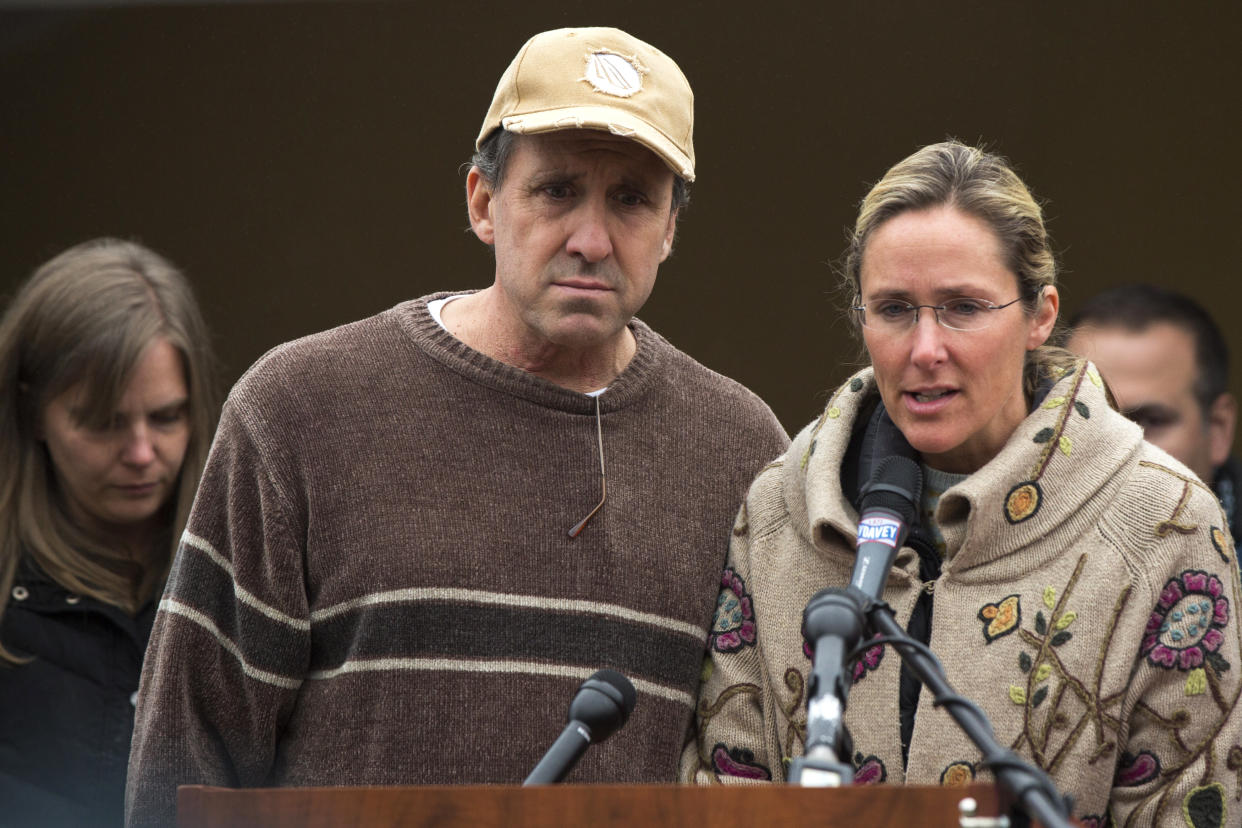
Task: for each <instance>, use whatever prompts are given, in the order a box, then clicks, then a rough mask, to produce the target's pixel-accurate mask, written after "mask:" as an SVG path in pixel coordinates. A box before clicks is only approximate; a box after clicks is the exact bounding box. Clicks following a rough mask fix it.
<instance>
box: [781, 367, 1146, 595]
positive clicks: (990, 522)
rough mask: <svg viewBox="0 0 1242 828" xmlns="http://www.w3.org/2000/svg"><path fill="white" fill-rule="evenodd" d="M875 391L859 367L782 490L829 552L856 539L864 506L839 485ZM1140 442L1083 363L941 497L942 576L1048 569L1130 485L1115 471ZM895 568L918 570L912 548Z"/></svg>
mask: <svg viewBox="0 0 1242 828" xmlns="http://www.w3.org/2000/svg"><path fill="white" fill-rule="evenodd" d="M878 396H879V392H878V391H877V389H876V384H875V378H874V374H873V371H872V369H870V368H866V369H864V370H862V371H860V372H858V373H857V374H855V375H854V376H853V377H851V378H850V379H848V380H846V382H845V383H844V384H842V385H841V386H840V387H839V388H838V389H837V390H836V391H835V392H834V393H833V394H832V397H831V398H830V399H829V401H828V405H827V407H826V408H825V409H824V412H823V414H822V415H821V416H820V418H819V420H818V421H816V422H815V423H812V424H811V425H809V426H807V427H806V428H805V429H803V431H802V432H801V433H800V434H799V435H798V436H797V437H796V438H795V439H794V442H793V444H792V445H791V446H790V449H789V453H788V454H787V457H788V458H790V460H789V462H788V463H787V465H786V470H785V472H784V475H785V480H784V493H785V500H786V504H787V506H788V508H789V511H790V513H791V517H792V519H793V521H794V525H795V526H797V527H798V530H799V532H800V533H802V534H803V536H804V537H805V539H806V540H807V541H808V542H809V543H811V544H812V545H814V546H815V547H816V548H818V549H820V550H821V551H823V552H825V553H829V552H830V551H831V550H839V549H840V548H841V544H842V543H845V544H846V547H845V548H846V549H849V550H852V548H853V546H854V542H855V536H856V533H857V523H858V513H857V511H856V510H855V508H854V506H853V505H852V504H851V503H850V502H849V500H848V498H847V496H846V493H845V490H844V489H843V486H842V481H841V477H842V475H841V468H842V460H843V459H844V457H845V454H846V452H847V449H848V447H849V443H850V439H851V437H852V436H853V435H854V434H855V431H856V430H857V429H859V428H863V427H865V423H866V420H867V418H868V417H869V416H870V413H871V412H872V411H873V410H874V409H875V405H876V400H877V399H878ZM1141 445H1142V431H1141V429H1140V428H1139V427H1138V426H1137V425H1135V424H1134V423H1132V422H1130V421H1129V420H1127V419H1126V418H1124V417H1123V416H1121V415H1120V414H1119V413H1117V412H1116V411H1115V410H1113V409H1112V408H1111V407H1110V406H1109V405H1108V402H1107V399H1106V397H1105V392H1104V387H1103V381H1102V380H1101V379H1100V375H1099V373H1098V372H1097V371H1096V369H1095V367H1094V366H1093V365H1091V364H1090V363H1087V362H1086V361H1085V360H1080V361H1079V362H1078V363H1077V364H1076V365H1075V366H1074V367H1073V368H1071V369H1069V370H1067V371H1065V373H1064V374H1062V375H1061V376H1060V377H1059V378H1058V379H1057V380H1056V381H1055V383H1054V384H1053V386H1052V388H1051V389H1050V390H1049V392H1048V394H1047V395H1046V396H1045V397H1044V398H1043V399H1042V401H1040V402H1039V403H1038V404H1037V405H1036V407H1035V409H1034V410H1033V411H1032V412H1031V413H1030V414H1028V415H1027V417H1026V419H1025V420H1023V421H1022V423H1021V424H1019V426H1018V428H1017V429H1015V430H1014V433H1013V434H1012V435H1011V436H1010V438H1009V440H1008V441H1007V442H1006V444H1005V446H1004V447H1003V448H1002V449H1001V451H1000V453H999V454H997V456H996V457H994V458H992V460H991V461H989V462H988V463H987V464H986V465H984V466H983V467H982V468H981V469H979V470H978V471H976V472H974V473H973V474H971V475H970V476H969V477H967V478H966V479H965V480H964V481H962V482H961V483H959V484H957V485H956V486H953V487H952V488H950V489H949V490H948V491H947V492H945V493H944V495H943V496H942V497H941V499H940V505H939V507H938V508H937V511H936V520H937V523H938V524H939V526H940V530H941V532H942V534H943V535H944V539H945V543H946V555H945V571H946V572H953V573H954V574H955V575H956V576H958V577H960V578H962V579H963V580H973V579H975V578H978V579H982V580H988V581H991V580H996V579H1009V578H1014V577H1018V576H1020V575H1021V574H1023V573H1025V572H1027V571H1029V570H1031V569H1034V568H1035V567H1037V566H1039V565H1041V564H1042V563H1043V562H1044V559H1045V558H1046V557H1047V556H1051V555H1055V554H1057V553H1058V552H1059V551H1060V550H1061V549H1063V548H1064V546H1065V545H1066V544H1068V543H1070V542H1072V539H1073V538H1075V537H1078V536H1080V535H1081V534H1083V533H1084V532H1086V531H1088V530H1089V529H1090V528H1091V527H1092V526H1093V525H1094V524H1095V523H1096V522H1097V520H1098V518H1099V516H1100V515H1101V514H1102V512H1103V511H1104V509H1105V507H1106V506H1107V505H1108V503H1109V502H1110V501H1111V500H1112V499H1113V497H1115V495H1116V492H1117V490H1118V489H1119V487H1120V486H1121V484H1122V479H1121V478H1122V477H1123V476H1122V475H1118V474H1117V472H1118V471H1119V470H1120V469H1122V468H1123V467H1124V466H1126V465H1128V464H1132V463H1133V462H1135V461H1136V455H1137V452H1138V451H1139V448H1140V446H1141ZM847 486H848V482H847ZM1046 540H1047V541H1051V542H1047V543H1045V542H1043V541H1046ZM1019 552H1021V553H1022V554H1016V553H1019ZM834 554H839V553H834ZM849 554H850V555H851V556H852V554H853V553H852V551H851V552H849ZM895 567H896V568H897V569H900V570H904V571H906V573H907V575H908V577H911V578H913V577H915V573H917V560H916V559H915V556H914V555H913V553H912V552H911V550H909V549H905V550H903V551H902V553H900V554H899V555H898V557H897V560H896V562H895Z"/></svg>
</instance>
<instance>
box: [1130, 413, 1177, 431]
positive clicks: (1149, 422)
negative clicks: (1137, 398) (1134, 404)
mask: <svg viewBox="0 0 1242 828" xmlns="http://www.w3.org/2000/svg"><path fill="white" fill-rule="evenodd" d="M1130 419H1131V420H1133V421H1134V422H1136V423H1137V424H1138V425H1139V427H1140V428H1142V429H1143V431H1145V432H1148V433H1151V432H1155V431H1160V430H1161V429H1163V428H1168V427H1169V426H1170V425H1171V424H1172V422H1173V421H1172V419H1171V418H1169V417H1164V416H1162V415H1159V414H1143V413H1141V412H1140V413H1138V414H1132V415H1131V416H1130Z"/></svg>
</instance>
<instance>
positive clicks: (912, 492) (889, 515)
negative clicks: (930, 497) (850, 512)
mask: <svg viewBox="0 0 1242 828" xmlns="http://www.w3.org/2000/svg"><path fill="white" fill-rule="evenodd" d="M922 494H923V472H922V471H921V470H920V469H919V466H918V464H917V463H915V462H914V461H913V460H911V459H910V458H909V457H902V456H901V455H893V456H891V457H886V458H884V459H883V460H881V461H880V464H879V466H877V467H876V470H875V474H873V475H872V476H871V482H870V483H868V484H867V485H866V486H865V487H863V490H862V501H861V504H860V507H861V511H862V517H860V518H859V520H858V547H857V548H858V556H857V557H856V558H855V559H854V572H853V574H852V575H851V577H850V586H853V587H856V588H857V589H858V590H860V591H861V592H862V593H863V594H864V595H866V596H867V597H869V598H872V599H874V600H879V598H880V596H881V595H883V594H884V584H885V582H886V581H887V580H888V571H889V569H891V568H892V566H893V559H894V558H896V557H897V550H898V549H900V548H901V545H902V544H903V543H905V540H906V535H908V534H909V533H910V524H911V523H913V522H914V515H915V510H916V509H917V508H918V503H919V498H920V497H921V496H922Z"/></svg>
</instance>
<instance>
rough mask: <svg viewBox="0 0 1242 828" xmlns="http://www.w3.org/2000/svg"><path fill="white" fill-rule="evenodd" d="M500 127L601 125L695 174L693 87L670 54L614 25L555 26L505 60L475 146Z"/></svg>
mask: <svg viewBox="0 0 1242 828" xmlns="http://www.w3.org/2000/svg"><path fill="white" fill-rule="evenodd" d="M497 128H504V129H507V130H508V131H510V132H516V133H522V134H527V135H533V134H538V133H540V132H555V131H557V130H562V129H600V130H607V131H608V132H611V133H612V134H613V135H621V136H623V137H626V138H632V139H634V140H635V141H637V142H639V143H640V144H642V145H644V146H646V147H647V148H648V149H650V150H651V151H652V152H654V153H655V154H656V155H658V156H660V158H662V159H663V160H664V163H666V164H668V166H669V167H670V168H671V169H672V170H673V172H674V173H676V174H677V175H680V176H681V177H682V178H684V179H686V180H687V181H693V180H694V92H692V91H691V89H690V82H689V81H687V80H686V76H685V75H683V74H682V73H681V69H679V68H678V67H677V64H676V63H674V62H673V59H672V58H670V57H669V56H668V55H666V54H664V53H663V52H661V51H660V50H659V49H657V48H655V47H654V46H652V45H650V44H648V43H644V42H643V41H641V40H639V39H638V38H636V37H633V36H631V35H628V34H626V33H625V32H623V31H621V30H620V29H610V28H587V29H555V30H553V31H550V32H542V33H541V34H537V35H535V36H534V37H532V38H531V39H530V40H528V41H526V45H524V46H523V47H522V49H521V51H519V52H518V53H517V57H515V58H514V59H513V62H512V63H510V64H509V68H508V69H506V70H505V73H504V75H502V76H501V78H500V83H499V84H497V86H496V94H495V96H494V97H493V98H492V105H491V108H490V109H488V111H487V118H486V119H484V121H483V129H482V130H480V131H479V138H478V140H477V141H475V148H476V149H478V147H479V145H480V144H482V143H483V139H485V138H486V137H487V136H488V135H490V134H491V132H492V131H493V130H495V129H497Z"/></svg>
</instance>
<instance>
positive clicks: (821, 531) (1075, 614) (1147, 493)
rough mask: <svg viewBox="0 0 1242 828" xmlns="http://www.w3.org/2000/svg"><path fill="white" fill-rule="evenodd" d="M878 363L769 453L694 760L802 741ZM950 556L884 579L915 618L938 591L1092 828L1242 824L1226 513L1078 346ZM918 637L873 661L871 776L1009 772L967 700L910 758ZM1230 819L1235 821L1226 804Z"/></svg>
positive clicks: (949, 514)
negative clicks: (905, 708) (819, 601)
mask: <svg viewBox="0 0 1242 828" xmlns="http://www.w3.org/2000/svg"><path fill="white" fill-rule="evenodd" d="M876 393H878V392H877V391H876V389H875V382H874V379H873V376H872V373H871V370H870V369H866V370H864V371H862V372H860V373H858V374H857V375H855V376H854V377H853V378H851V379H850V380H848V381H847V382H846V383H845V384H844V385H843V386H842V387H841V388H839V389H838V390H837V391H836V392H835V393H834V394H833V396H832V398H831V400H830V401H829V403H828V406H827V408H826V410H825V411H824V413H823V415H822V416H821V417H820V419H819V420H818V421H817V422H815V423H812V424H811V425H809V426H807V427H806V428H805V429H804V430H803V431H802V432H801V433H800V434H799V435H798V436H797V437H796V438H795V440H794V442H793V444H792V445H791V446H790V449H789V451H788V452H787V453H786V454H785V455H784V456H783V457H782V458H780V459H779V460H777V461H776V462H775V463H773V464H771V465H770V466H768V467H767V468H766V469H765V470H764V471H762V472H761V473H760V475H759V477H758V478H757V479H756V480H755V482H754V484H753V486H752V487H751V489H750V492H749V494H748V496H747V499H746V501H745V503H744V504H743V506H742V509H741V511H740V513H739V515H738V518H737V521H736V523H735V526H734V530H733V534H734V537H733V543H732V547H731V550H730V555H729V563H728V567H727V569H726V570H725V572H724V575H723V578H722V590H721V593H720V598H719V602H718V608H717V616H716V621H715V626H714V629H713V633H712V635H711V637H710V640H709V657H710V663H709V664H707V665H706V666H705V672H704V675H705V676H706V678H705V682H704V684H703V685H702V687H701V688H700V696H699V704H698V709H697V724H698V733H697V739H696V742H695V743H693V744H691V745H690V746H688V747H687V750H686V753H685V755H684V756H683V763H682V776H683V778H684V779H687V780H694V781H698V782H701V783H712V782H716V781H720V782H728V781H734V782H736V781H741V780H762V779H771V780H773V781H780V780H782V779H784V778H785V775H786V772H787V769H788V763H789V761H790V760H791V759H792V758H793V757H795V756H799V755H801V754H802V751H803V740H804V737H805V728H806V699H805V695H804V691H805V686H806V681H807V678H808V675H809V671H810V667H811V656H810V653H811V650H810V648H809V647H808V646H807V645H806V644H805V643H804V641H803V638H802V635H801V632H800V625H801V618H802V610H803V607H804V606H805V604H806V601H807V599H808V598H810V597H811V596H812V595H813V594H814V593H815V592H817V591H818V590H820V589H822V588H824V587H825V586H830V585H834V584H835V585H844V584H846V583H848V581H849V578H850V573H851V570H852V567H853V564H854V552H853V549H854V544H855V534H856V528H857V519H858V515H857V513H856V512H855V510H854V508H853V507H852V506H851V505H850V504H849V503H848V502H847V501H846V499H845V497H844V496H843V495H842V487H841V480H840V468H841V459H842V456H843V453H844V452H845V450H846V447H847V445H848V443H849V439H850V435H851V432H852V430H853V429H854V427H855V418H856V415H857V414H858V412H859V410H860V408H863V407H864V405H863V404H864V402H865V401H866V400H867V398H868V397H869V396H872V395H874V394H876ZM936 519H937V521H938V523H939V525H940V528H941V530H942V532H943V533H944V537H945V541H946V546H947V550H946V555H945V562H944V567H943V571H942V573H941V575H940V577H939V578H937V579H936V580H935V581H934V582H930V583H926V584H925V583H922V582H921V581H920V580H919V578H918V561H917V557H916V555H915V554H914V551H913V550H912V549H910V548H905V549H903V550H901V552H900V553H899V554H898V556H897V559H896V562H895V564H894V568H893V572H892V574H891V575H890V577H889V580H888V584H887V587H886V589H885V594H884V598H885V600H886V601H888V603H889V604H890V605H891V606H892V608H893V609H894V611H895V612H896V615H897V619H898V621H899V622H901V623H902V624H903V625H904V624H905V623H906V622H907V621H908V620H909V618H910V614H911V611H912V609H913V607H914V603H915V600H916V598H917V597H918V595H919V593H920V592H921V591H923V590H928V591H932V592H933V596H934V611H933V614H932V633H931V643H930V646H931V648H932V650H933V651H934V652H935V653H936V654H937V655H938V657H939V658H940V659H941V661H942V662H943V663H944V666H945V668H946V670H947V674H948V678H949V681H950V682H951V683H952V685H953V686H954V687H955V688H956V689H957V690H958V692H960V693H962V694H963V695H965V696H967V697H968V698H970V699H972V700H973V701H975V702H977V703H978V704H979V705H980V706H981V707H982V708H983V710H984V711H985V712H986V714H987V715H988V717H989V719H990V720H991V721H992V723H993V725H994V727H995V730H996V734H997V736H998V739H999V741H1000V742H1001V744H1002V745H1003V746H1006V747H1009V748H1011V749H1012V750H1014V751H1015V752H1017V754H1018V755H1019V756H1021V757H1022V758H1023V759H1025V760H1027V761H1029V762H1031V763H1033V764H1035V765H1037V766H1039V767H1040V768H1043V769H1044V770H1045V771H1046V772H1047V773H1049V774H1050V775H1051V777H1052V778H1053V780H1054V781H1055V783H1056V784H1057V786H1058V788H1059V789H1060V790H1061V791H1062V792H1063V793H1067V794H1071V795H1072V796H1073V798H1074V802H1075V809H1074V814H1075V816H1076V817H1077V818H1078V819H1080V820H1081V821H1082V822H1083V824H1085V825H1097V824H1105V820H1106V819H1107V816H1106V814H1107V812H1108V811H1110V810H1111V813H1112V817H1113V818H1114V819H1115V820H1116V823H1117V824H1118V825H1150V824H1157V823H1158V824H1162V825H1163V824H1171V823H1173V822H1176V823H1177V824H1182V817H1184V818H1185V819H1186V820H1187V821H1188V823H1187V824H1191V825H1195V826H1201V825H1203V826H1206V825H1226V824H1236V820H1237V819H1238V816H1239V814H1242V803H1240V802H1239V796H1240V795H1242V786H1240V780H1242V714H1240V712H1239V710H1238V698H1239V688H1240V687H1242V680H1240V679H1242V663H1240V662H1242V655H1240V650H1242V641H1240V638H1239V626H1238V619H1237V612H1238V605H1239V600H1240V595H1239V580H1238V565H1237V559H1236V557H1235V555H1234V554H1233V545H1232V540H1231V538H1230V535H1229V533H1228V529H1227V518H1226V516H1225V515H1224V514H1223V512H1222V510H1221V508H1220V505H1219V503H1218V502H1217V500H1216V498H1215V497H1213V495H1212V492H1211V490H1210V489H1208V488H1207V487H1206V486H1205V485H1204V484H1203V483H1202V482H1200V481H1199V480H1198V479H1197V478H1196V477H1195V476H1194V475H1193V474H1192V473H1191V472H1190V471H1189V470H1188V469H1186V467H1185V466H1183V465H1181V464H1180V463H1178V462H1177V461H1176V460H1174V459H1172V458H1171V457H1169V456H1168V455H1167V454H1165V453H1164V452H1162V451H1160V450H1159V449H1157V448H1155V447H1154V446H1152V445H1150V444H1149V443H1146V442H1144V441H1143V439H1142V434H1141V431H1140V430H1139V428H1138V427H1137V426H1135V425H1134V424H1132V423H1130V422H1129V421H1127V420H1126V419H1125V418H1123V417H1122V416H1121V415H1120V414H1118V413H1117V412H1115V411H1114V410H1112V409H1111V408H1110V407H1109V406H1108V404H1107V402H1106V399H1105V395H1104V391H1103V387H1102V382H1101V380H1100V377H1099V374H1098V373H1097V372H1096V370H1095V368H1094V367H1092V366H1090V365H1089V364H1087V363H1085V362H1080V363H1079V364H1078V366H1077V367H1076V368H1074V369H1073V370H1070V371H1068V372H1067V373H1066V374H1065V375H1064V376H1062V377H1061V378H1060V379H1059V380H1058V381H1057V383H1056V385H1055V386H1054V387H1053V389H1052V391H1051V393H1050V394H1049V395H1048V396H1047V397H1046V398H1045V400H1044V401H1043V402H1042V403H1041V404H1040V405H1039V406H1038V407H1037V408H1036V409H1035V410H1034V411H1033V412H1032V413H1031V414H1030V415H1029V416H1028V417H1027V418H1026V419H1025V420H1024V421H1023V422H1022V423H1021V425H1019V427H1018V428H1017V430H1016V431H1015V432H1014V433H1013V435H1012V436H1011V437H1010V439H1009V441H1008V442H1007V444H1006V445H1005V446H1004V448H1003V449H1002V450H1001V452H1000V453H999V454H998V455H997V456H996V457H995V458H993V460H992V461H991V462H989V463H988V464H987V465H985V466H984V467H983V468H982V469H980V470H978V471H977V472H975V473H974V474H972V475H970V476H969V477H968V478H967V479H966V480H965V481H963V482H961V483H959V484H958V485H956V486H954V487H952V488H951V489H949V490H948V491H947V492H945V493H944V495H943V496H942V498H941V500H940V504H939V507H938V510H937V513H936ZM899 673H900V658H899V656H898V655H897V654H896V653H895V652H894V651H892V650H890V649H886V648H881V647H878V646H877V647H873V648H871V649H869V650H867V651H866V652H865V653H864V654H863V656H862V657H861V658H860V659H859V661H858V662H857V664H856V665H855V666H854V668H853V676H854V686H853V689H852V691H851V693H850V696H849V700H848V708H847V711H846V724H847V726H848V727H849V729H850V731H851V733H852V735H853V739H854V747H855V751H856V752H855V754H854V755H853V756H852V757H843V758H847V759H850V760H852V762H853V764H854V766H855V768H856V771H855V774H856V776H855V781H856V783H869V782H890V783H902V782H909V783H911V784H937V783H939V784H959V783H966V782H969V781H971V780H973V779H981V780H991V775H990V773H989V772H988V771H987V770H985V769H984V768H982V767H980V765H979V759H980V754H979V751H978V750H977V749H976V748H975V746H974V745H973V744H972V743H971V742H970V741H969V740H968V739H967V738H966V736H965V735H964V734H963V733H962V732H960V730H959V729H958V728H957V726H956V725H955V724H954V722H953V721H952V719H951V718H950V717H949V715H948V713H947V712H945V711H944V710H940V709H935V708H933V707H932V705H931V701H932V699H931V698H930V693H929V692H926V691H924V692H923V693H922V694H921V696H920V699H919V704H918V709H917V714H916V719H915V728H914V734H913V738H912V740H911V744H910V747H909V760H908V767H906V768H904V769H903V767H902V758H901V757H902V753H901V744H900V734H899V729H900V724H899V717H898V695H897V693H898V677H899ZM1230 819H1232V820H1234V822H1233V823H1230V822H1229V820H1230Z"/></svg>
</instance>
